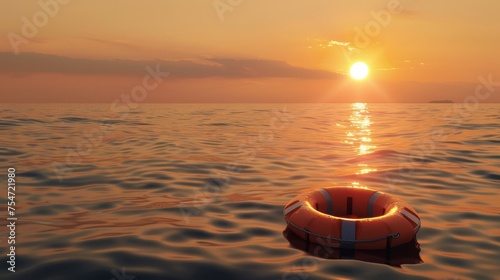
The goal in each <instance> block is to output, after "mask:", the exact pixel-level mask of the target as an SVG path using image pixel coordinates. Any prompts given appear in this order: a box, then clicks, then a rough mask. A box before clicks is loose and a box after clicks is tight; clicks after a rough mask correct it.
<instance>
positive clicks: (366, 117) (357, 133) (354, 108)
mask: <svg viewBox="0 0 500 280" xmlns="http://www.w3.org/2000/svg"><path fill="white" fill-rule="evenodd" d="M370 117H371V116H370V114H369V111H368V110H367V104H366V103H360V102H358V103H353V104H351V115H350V116H349V121H350V123H351V125H350V126H351V128H352V129H351V130H349V131H347V132H346V136H347V137H346V140H345V141H344V142H345V143H348V144H350V145H353V146H354V149H355V150H356V152H357V154H358V155H359V156H363V155H366V154H369V153H372V152H373V150H374V149H375V148H377V147H376V146H374V145H370V142H372V139H371V128H370V126H371V124H372V122H371V120H370ZM358 166H359V168H360V170H359V171H358V172H356V174H358V175H359V174H367V173H370V172H374V171H377V169H376V168H370V167H369V166H368V164H366V163H359V164H358Z"/></svg>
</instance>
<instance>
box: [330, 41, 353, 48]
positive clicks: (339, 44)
mask: <svg viewBox="0 0 500 280" xmlns="http://www.w3.org/2000/svg"><path fill="white" fill-rule="evenodd" d="M350 44H351V43H350V42H340V41H335V40H331V41H330V42H328V46H329V47H332V46H343V47H345V46H349V45H350Z"/></svg>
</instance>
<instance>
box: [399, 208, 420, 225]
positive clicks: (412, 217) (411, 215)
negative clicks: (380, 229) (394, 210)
mask: <svg viewBox="0 0 500 280" xmlns="http://www.w3.org/2000/svg"><path fill="white" fill-rule="evenodd" d="M399 213H401V214H403V215H405V216H406V217H407V218H408V219H410V220H412V221H413V222H414V223H415V224H417V225H418V226H420V219H419V218H417V217H416V216H415V215H413V214H412V213H410V212H408V211H406V210H405V209H401V211H399Z"/></svg>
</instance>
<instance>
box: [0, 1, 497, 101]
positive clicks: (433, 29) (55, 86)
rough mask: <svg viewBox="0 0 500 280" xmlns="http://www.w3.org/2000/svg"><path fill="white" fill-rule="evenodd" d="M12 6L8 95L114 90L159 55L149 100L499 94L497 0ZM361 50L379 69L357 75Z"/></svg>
mask: <svg viewBox="0 0 500 280" xmlns="http://www.w3.org/2000/svg"><path fill="white" fill-rule="evenodd" d="M40 3H42V4H40ZM43 3H45V5H44V4H43ZM0 7H1V8H0V18H1V22H2V24H1V25H0V31H1V34H3V36H2V37H1V39H0V102H112V101H113V100H115V99H116V98H118V97H120V95H121V94H124V93H130V91H131V90H132V89H133V88H134V87H135V86H137V85H141V84H142V81H143V79H144V77H145V76H146V75H148V72H147V70H146V67H148V66H149V67H150V68H153V69H155V68H156V67H158V68H159V69H161V71H163V72H168V73H169V76H168V77H166V78H165V79H163V80H162V81H161V83H160V85H159V86H158V87H157V88H155V89H154V90H152V91H151V92H150V94H148V96H147V99H146V100H144V102H353V101H366V102H428V101H429V100H436V99H437V100H440V99H451V100H453V101H455V102H457V103H462V102H464V100H466V99H467V97H469V99H468V100H469V101H470V100H473V99H470V98H471V97H470V96H475V94H476V91H477V90H479V92H480V94H481V95H480V96H481V97H483V98H481V99H479V98H478V97H477V95H476V98H478V101H480V102H500V55H499V53H498V50H500V17H499V16H498V12H499V11H500V2H499V1H494V0H485V1H480V2H474V1H465V0H460V1H457V0H455V1H424V0H400V1H397V0H384V1H378V0H377V1H331V0H324V1H323V0H322V1H320V0H313V1H299V0H289V1H264V0H253V1H250V0H240V1H238V0H220V1H213V0H201V1H168V0H147V1H125V0H109V1H95V0H87V1H76V0H73V1H71V0H59V1H57V0H41V1H5V0H4V1H0ZM356 61H364V62H365V63H366V64H368V66H369V68H370V74H369V76H368V78H366V79H363V80H359V81H358V80H354V79H352V78H350V77H349V75H348V73H349V67H350V65H351V64H352V63H354V62H356ZM481 77H482V78H481ZM481 81H482V82H481ZM488 81H489V82H488ZM482 83H483V84H484V85H483V86H480V85H481V84H482ZM478 87H479V89H478ZM472 98H474V97H472Z"/></svg>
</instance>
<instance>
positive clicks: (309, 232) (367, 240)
mask: <svg viewBox="0 0 500 280" xmlns="http://www.w3.org/2000/svg"><path fill="white" fill-rule="evenodd" d="M285 221H286V222H287V224H289V225H291V226H293V227H295V228H297V229H299V230H301V231H303V232H305V233H307V234H309V235H314V236H316V237H321V238H325V239H329V240H334V241H339V242H359V243H366V242H375V241H380V240H382V239H386V238H387V237H392V238H393V239H397V238H399V236H400V235H399V232H398V233H391V234H388V235H386V236H383V237H378V238H374V239H363V240H345V239H341V238H335V237H330V236H325V235H321V234H317V233H314V232H311V231H308V230H307V229H304V228H301V227H299V226H297V225H296V224H294V223H292V222H290V221H288V220H286V219H285Z"/></svg>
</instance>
